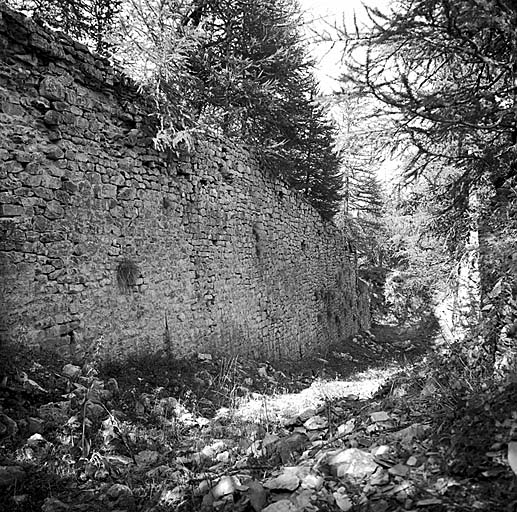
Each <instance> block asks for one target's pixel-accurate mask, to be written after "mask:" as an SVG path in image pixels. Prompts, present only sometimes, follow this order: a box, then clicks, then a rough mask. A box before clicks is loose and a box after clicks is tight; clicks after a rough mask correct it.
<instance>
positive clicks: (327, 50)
mask: <svg viewBox="0 0 517 512" xmlns="http://www.w3.org/2000/svg"><path fill="white" fill-rule="evenodd" d="M299 1H300V5H301V7H302V9H304V10H305V11H307V20H308V21H310V20H315V21H314V23H313V24H312V25H311V26H312V28H313V31H314V30H316V31H317V32H318V33H329V34H331V33H332V26H334V25H335V26H337V27H343V26H344V25H345V26H346V27H347V30H348V31H349V32H352V33H353V32H354V15H355V17H356V20H357V24H358V26H359V27H361V25H364V24H368V17H367V15H366V10H365V8H364V5H363V4H366V5H368V6H370V7H377V8H379V9H381V10H384V11H387V10H388V5H389V3H390V0H299ZM312 48H313V56H314V58H315V59H316V61H317V63H318V71H317V73H316V75H317V78H318V79H319V81H320V84H321V88H322V92H324V93H330V92H332V90H336V89H339V84H338V83H337V82H336V80H335V79H336V78H337V77H339V74H340V73H339V67H340V66H339V63H340V59H341V53H342V52H341V49H342V45H340V44H339V43H336V44H334V45H331V44H325V43H317V44H314V45H313V46H312Z"/></svg>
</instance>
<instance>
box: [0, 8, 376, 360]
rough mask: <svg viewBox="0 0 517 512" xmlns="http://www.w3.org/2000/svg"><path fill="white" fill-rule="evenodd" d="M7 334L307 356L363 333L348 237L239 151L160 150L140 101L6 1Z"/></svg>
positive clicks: (46, 345) (72, 345)
mask: <svg viewBox="0 0 517 512" xmlns="http://www.w3.org/2000/svg"><path fill="white" fill-rule="evenodd" d="M0 14H1V18H0V228H1V237H2V238H1V242H0V244H1V245H0V250H1V253H0V265H1V267H0V274H1V277H0V279H1V280H0V286H1V292H2V297H1V299H2V302H1V312H0V315H1V318H0V335H1V337H2V341H3V342H4V343H9V342H14V343H18V344H22V345H24V346H34V347H41V348H43V349H48V350H54V351H58V352H60V353H61V354H62V355H68V354H71V355H74V354H80V353H81V350H83V349H85V348H86V349H90V350H93V348H92V347H95V348H96V350H99V351H100V352H101V354H102V355H103V356H104V357H105V358H120V357H124V356H125V355H127V354H128V353H130V352H136V353H144V352H149V351H157V350H160V349H166V350H168V351H170V352H171V353H172V354H174V355H180V354H185V353H187V352H190V351H192V350H200V351H212V352H219V353H228V354H230V353H232V354H235V353H240V354H247V355H254V356H257V357H258V356H266V357H270V358H277V357H290V358H298V357H302V356H303V354H305V353H307V352H310V351H311V350H313V349H315V348H316V347H321V346H325V345H328V344H329V343H331V342H333V341H336V340H340V339H344V338H346V337H347V336H349V335H351V334H353V333H355V332H356V331H357V330H358V329H359V328H361V327H367V324H368V312H367V308H366V307H365V305H366V303H367V301H368V297H367V294H366V293H365V291H364V289H363V290H362V291H359V290H358V282H357V277H356V267H355V257H354V255H353V253H351V251H350V247H349V244H348V242H347V240H346V239H345V238H344V237H343V236H341V235H340V233H339V232H338V231H337V229H336V228H335V227H333V226H332V225H330V224H325V223H323V222H322V220H321V218H320V216H319V214H318V213H317V212H316V211H315V210H314V209H313V208H312V207H311V206H310V205H309V204H308V203H307V202H306V201H305V200H304V199H303V197H302V196H300V195H299V194H297V193H294V192H292V191H290V190H289V189H288V188H287V187H286V185H285V184H284V183H283V182H281V181H279V180H275V179H274V178H271V177H268V176H267V175H265V174H264V173H263V172H261V171H260V168H259V165H258V164H257V162H256V161H255V159H254V157H253V156H252V155H251V154H250V153H249V152H248V151H246V150H245V149H243V148H241V147H238V146H236V145H234V144H232V143H230V142H228V141H223V140H217V139H214V140H209V139H206V140H203V141H200V142H198V143H197V144H196V147H195V149H194V151H191V152H190V154H183V155H180V156H173V155H165V154H160V153H159V152H157V151H156V150H154V149H153V145H152V140H151V139H152V132H151V130H150V129H149V127H148V122H147V116H146V114H145V109H144V107H143V106H142V105H143V101H142V99H141V98H140V97H139V96H138V95H137V94H136V92H135V89H134V87H132V86H131V85H130V84H128V81H127V79H124V77H123V76H120V75H118V74H117V73H116V72H115V71H114V70H113V69H111V68H110V67H109V65H108V63H107V62H104V61H103V60H102V59H99V58H96V57H93V56H92V55H91V54H90V53H89V52H88V51H87V49H86V48H85V47H83V46H82V45H80V44H78V43H76V42H74V41H72V40H70V39H68V38H66V37H65V36H63V35H57V34H53V33H50V32H48V31H46V30H43V29H42V28H41V27H39V26H37V25H35V24H34V23H32V22H31V21H29V20H27V19H25V18H24V17H23V16H21V15H19V14H17V13H15V12H13V11H11V10H9V9H8V8H6V7H5V6H4V7H0Z"/></svg>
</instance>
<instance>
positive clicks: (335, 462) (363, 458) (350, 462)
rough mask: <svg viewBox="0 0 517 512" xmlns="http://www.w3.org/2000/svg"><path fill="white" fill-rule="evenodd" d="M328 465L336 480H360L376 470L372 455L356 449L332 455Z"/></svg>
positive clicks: (376, 466)
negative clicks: (346, 478) (343, 478)
mask: <svg viewBox="0 0 517 512" xmlns="http://www.w3.org/2000/svg"><path fill="white" fill-rule="evenodd" d="M328 464H329V466H330V468H331V471H332V473H333V474H334V476H337V477H338V478H341V477H349V478H352V479H362V478H364V477H366V476H369V475H371V474H372V473H373V472H374V471H375V470H376V469H377V468H378V465H377V463H376V462H375V460H374V458H373V455H372V454H371V453H369V452H365V451H364V450H359V449H358V448H348V449H346V450H341V451H339V452H337V453H335V454H333V455H332V456H331V457H330V458H329V459H328Z"/></svg>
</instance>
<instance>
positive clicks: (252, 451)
mask: <svg viewBox="0 0 517 512" xmlns="http://www.w3.org/2000/svg"><path fill="white" fill-rule="evenodd" d="M436 342H437V338H436V329H435V326H434V325H432V324H427V325H423V326H419V327H418V328H414V329H405V330H404V329H399V328H397V327H394V326H378V327H376V328H374V329H372V332H371V333H367V334H365V335H364V336H358V337H356V338H355V339H354V340H350V342H348V343H347V344H343V345H341V346H336V347H332V349H330V350H328V351H326V352H325V353H322V354H318V355H315V356H313V357H311V358H310V359H305V360H303V361H299V362H287V361H284V362H279V363H276V364H275V365H272V364H270V363H268V362H261V363H256V362H253V361H245V360H241V359H238V358H225V359H215V358H212V357H211V356H210V355H207V354H198V355H196V356H194V357H193V358H191V359H189V360H183V361H171V360H170V359H166V358H149V359H147V360H138V361H130V362H129V363H128V364H126V365H124V367H115V366H112V367H110V368H104V369H103V371H102V372H101V373H100V374H96V372H95V371H94V369H93V368H90V369H88V368H83V369H81V368H70V367H68V368H67V369H66V370H65V368H60V367H59V368H58V367H55V368H50V367H48V366H45V367H43V366H34V365H33V366H32V367H31V368H27V367H26V368H25V369H24V370H22V369H21V368H22V365H23V362H22V361H18V362H17V363H16V364H17V365H18V368H16V372H15V375H12V374H11V376H10V377H9V378H7V380H5V379H4V381H3V383H4V386H3V389H2V397H3V402H2V403H3V404H6V403H8V404H11V405H10V407H9V408H6V407H5V405H4V409H3V414H4V415H5V416H10V417H11V418H14V420H15V421H16V422H17V424H18V425H19V426H21V427H23V428H18V430H17V432H15V433H11V434H10V435H9V436H5V435H4V438H3V441H2V445H1V450H2V451H1V452H0V457H1V459H0V465H2V466H1V467H0V494H1V493H3V494H4V498H3V499H4V501H3V502H2V503H7V504H8V507H10V508H7V509H6V510H13V511H20V512H29V511H31V512H32V511H36V510H38V511H39V510H43V511H44V512H90V511H91V512H101V511H102V512H104V511H106V510H108V511H118V512H122V511H127V512H139V511H142V512H144V511H145V512H160V511H163V512H165V511H171V510H177V511H178V512H186V511H206V512H211V511H216V512H217V511H241V512H260V511H264V512H311V511H314V512H315V511H335V510H344V511H371V512H389V511H411V510H413V511H414V510H425V511H431V512H437V511H448V510H453V511H454V510H458V511H467V510H486V511H498V510H514V508H512V507H513V502H514V501H515V500H516V499H517V497H516V495H515V492H514V491H513V489H512V488H511V482H512V479H513V474H512V473H511V471H510V470H509V469H508V466H507V463H506V460H505V449H506V444H505V439H506V440H507V434H508V429H509V428H510V427H511V426H512V425H513V423H512V422H513V421H514V420H513V419H512V413H511V411H508V410H507V409H508V403H509V400H510V399H511V396H512V392H511V390H508V389H505V390H504V391H501V393H500V394H499V395H498V396H493V395H490V396H489V397H483V396H477V397H476V398H477V403H472V401H471V402H469V401H468V400H466V399H465V398H464V397H465V396H466V395H465V394H464V393H461V392H458V398H457V399H454V400H452V399H451V398H450V396H451V394H450V389H449V390H447V391H448V393H445V392H444V391H445V389H443V388H440V386H441V385H443V384H442V383H441V381H440V380H439V379H437V378H435V377H433V375H434V374H433V375H431V374H430V373H429V366H428V364H427V362H426V358H427V359H429V358H430V357H432V356H433V347H434V346H435V345H436ZM22 371H25V377H24V378H25V380H23V378H21V379H20V375H22V373H21V372H22ZM29 381H30V382H32V384H28V382H29ZM15 384H16V386H18V388H19V389H17V390H16V386H14V385H15ZM34 385H36V386H39V387H41V388H42V389H43V390H44V391H37V388H34ZM31 386H33V387H32V388H31ZM50 388H51V389H50ZM40 420H41V422H40ZM1 421H2V420H1V417H0V422H1ZM24 421H25V422H26V424H25V425H26V426H24V423H23V422H24ZM31 430H32V431H34V430H38V431H37V432H31ZM2 468H3V469H2ZM2 471H3V472H2ZM42 507H43V508H42Z"/></svg>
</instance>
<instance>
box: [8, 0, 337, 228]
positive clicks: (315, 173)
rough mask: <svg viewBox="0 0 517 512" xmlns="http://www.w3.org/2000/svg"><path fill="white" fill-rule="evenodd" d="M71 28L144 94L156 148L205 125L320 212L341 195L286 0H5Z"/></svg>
mask: <svg viewBox="0 0 517 512" xmlns="http://www.w3.org/2000/svg"><path fill="white" fill-rule="evenodd" d="M13 5H14V6H15V7H17V8H22V9H24V10H25V11H26V12H29V13H31V14H32V15H33V16H34V17H35V18H36V19H39V20H41V21H42V22H44V23H45V24H47V25H50V26H51V27H53V28H58V29H60V30H64V31H65V32H67V33H69V34H71V35H72V36H74V37H79V38H80V39H82V40H83V41H84V42H85V43H87V44H90V46H92V47H94V48H95V49H96V50H97V51H100V52H101V53H104V54H105V55H107V56H108V57H109V58H110V59H112V60H113V61H114V62H115V63H116V64H117V65H119V66H122V68H123V69H124V70H125V72H126V73H127V74H128V75H129V76H131V77H132V78H134V79H136V80H137V82H138V83H139V84H140V86H141V87H142V89H143V90H144V91H145V94H146V95H147V96H149V97H151V98H152V100H153V101H154V112H153V116H154V117H155V118H156V121H157V123H156V124H157V126H158V131H157V133H156V135H155V144H156V146H157V147H158V148H160V149H163V150H179V149H186V150H188V149H191V148H192V146H193V144H194V143H195V140H196V137H198V136H201V134H203V133H206V132H211V133H214V132H215V133H217V134H221V135H223V136H226V137H230V138H234V139H237V140H239V141H240V142H241V143H243V144H245V145H247V146H249V147H251V148H253V149H254V150H255V152H256V153H257V155H258V157H259V158H260V160H261V161H262V162H263V164H264V166H266V167H267V168H269V169H270V170H271V171H273V172H274V173H275V174H277V175H279V176H281V177H283V178H284V179H285V180H286V181H287V182H288V183H289V184H290V185H291V186H292V187H293V188H295V189H297V190H299V191H301V192H302V193H303V194H305V195H306V196H307V198H308V199H309V201H310V202H311V203H312V204H313V205H314V206H315V207H316V209H317V210H318V211H319V212H320V213H321V215H322V216H323V218H324V219H327V220H330V219H332V217H333V216H334V215H335V214H336V213H337V211H338V210H339V207H340V201H341V187H342V177H341V161H340V158H339V157H338V155H337V152H336V149H335V127H334V125H333V123H332V122H331V120H330V118H329V115H328V111H327V109H326V107H324V106H323V104H322V103H321V102H319V101H318V91H317V84H316V82H315V79H314V77H313V69H314V64H313V62H312V61H311V59H310V58H309V56H308V50H307V44H306V43H305V42H304V35H303V33H302V13H301V11H300V8H299V6H298V4H297V2H296V0H280V1H279V0H259V1H256V2H249V1H248V0H236V1H235V0H232V1H230V0H117V1H116V2H111V0H96V1H94V2H90V1H85V2H83V1H82V0H68V1H67V2H65V3H62V2H60V1H57V2H55V1H53V0H45V1H43V2H42V1H40V0H34V1H33V0H23V1H22V0H14V1H13Z"/></svg>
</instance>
